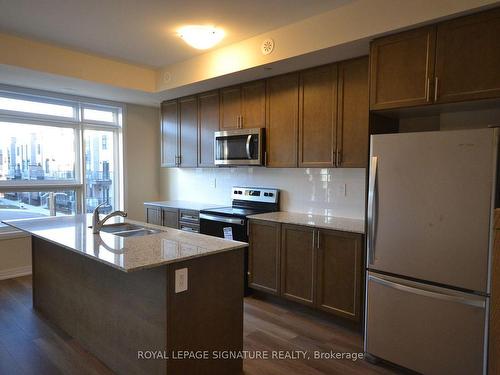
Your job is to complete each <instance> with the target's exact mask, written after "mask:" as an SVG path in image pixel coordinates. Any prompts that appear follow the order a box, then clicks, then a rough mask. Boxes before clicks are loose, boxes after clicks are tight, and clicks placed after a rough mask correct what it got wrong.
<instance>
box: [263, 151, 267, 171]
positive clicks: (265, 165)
mask: <svg viewBox="0 0 500 375" xmlns="http://www.w3.org/2000/svg"><path fill="white" fill-rule="evenodd" d="M264 167H267V151H264Z"/></svg>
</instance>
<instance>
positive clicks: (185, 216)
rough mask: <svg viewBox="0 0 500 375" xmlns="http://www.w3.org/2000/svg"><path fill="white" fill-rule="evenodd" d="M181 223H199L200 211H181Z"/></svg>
mask: <svg viewBox="0 0 500 375" xmlns="http://www.w3.org/2000/svg"><path fill="white" fill-rule="evenodd" d="M179 221H185V222H189V223H199V222H200V213H199V212H198V211H193V210H180V211H179Z"/></svg>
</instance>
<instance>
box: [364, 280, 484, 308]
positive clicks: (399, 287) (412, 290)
mask: <svg viewBox="0 0 500 375" xmlns="http://www.w3.org/2000/svg"><path fill="white" fill-rule="evenodd" d="M368 280H369V281H373V282H375V283H378V284H381V285H384V286H387V287H389V288H393V289H397V290H401V291H403V292H407V293H412V294H418V295H421V296H424V297H430V298H434V299H440V300H444V301H450V302H455V303H461V304H463V305H469V306H473V307H478V308H481V309H484V308H486V302H485V301H484V300H476V299H470V298H466V297H461V296H457V295H452V294H445V293H440V292H437V291H430V290H425V289H419V288H414V287H412V286H408V285H403V284H399V283H395V282H393V281H389V280H385V279H382V278H379V277H376V276H373V275H369V276H368Z"/></svg>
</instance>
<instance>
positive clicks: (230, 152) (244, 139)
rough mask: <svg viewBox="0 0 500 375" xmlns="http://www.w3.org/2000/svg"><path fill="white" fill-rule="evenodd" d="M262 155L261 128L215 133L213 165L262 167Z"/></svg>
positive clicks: (262, 130) (262, 134) (262, 132)
mask: <svg viewBox="0 0 500 375" xmlns="http://www.w3.org/2000/svg"><path fill="white" fill-rule="evenodd" d="M263 155H264V129H263V128H255V129H238V130H227V131H220V132H215V135H214V162H215V165H219V166H230V165H240V166H241V165H262V164H263Z"/></svg>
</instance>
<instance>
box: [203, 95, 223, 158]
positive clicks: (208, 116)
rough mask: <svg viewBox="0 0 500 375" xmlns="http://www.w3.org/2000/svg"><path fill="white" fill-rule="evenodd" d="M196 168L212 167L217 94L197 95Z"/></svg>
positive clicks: (216, 124) (217, 104) (217, 121)
mask: <svg viewBox="0 0 500 375" xmlns="http://www.w3.org/2000/svg"><path fill="white" fill-rule="evenodd" d="M198 123H199V125H198V166H199V167H213V166H214V133H215V132H216V131H218V130H219V92H218V91H211V92H208V93H204V94H200V95H198Z"/></svg>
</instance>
